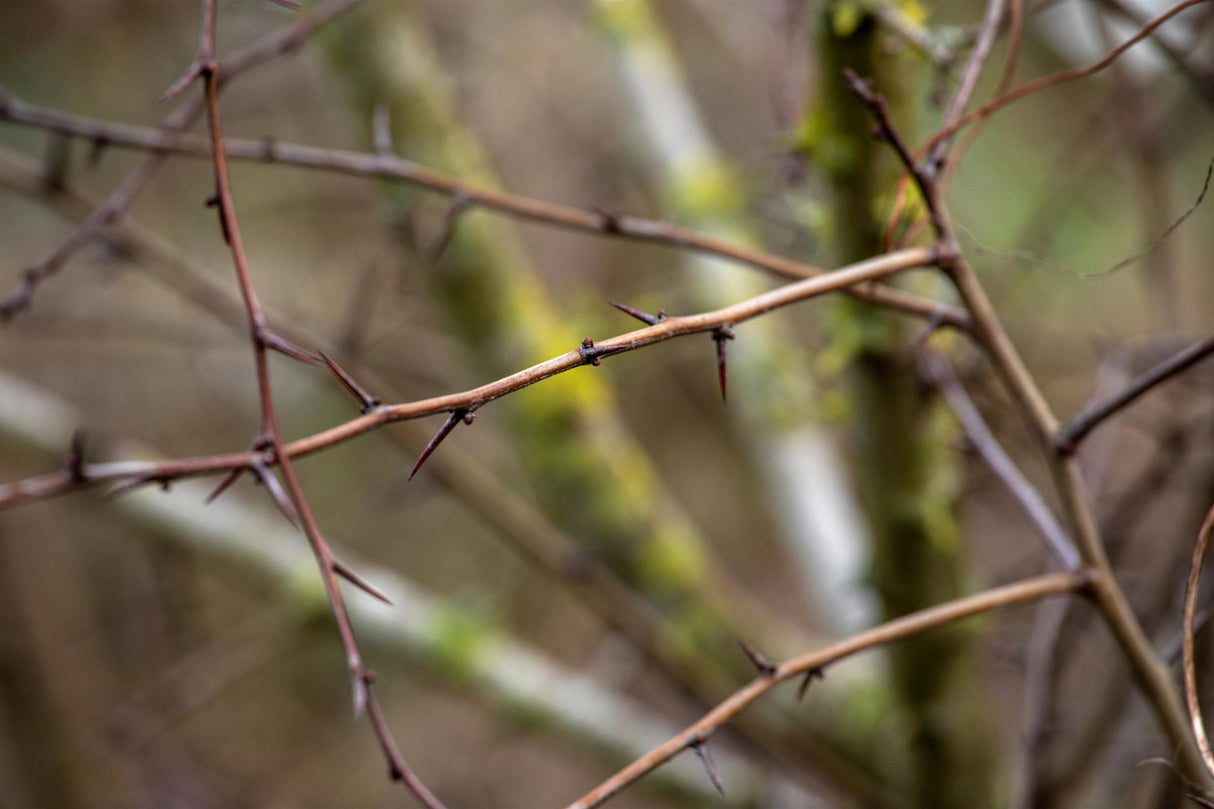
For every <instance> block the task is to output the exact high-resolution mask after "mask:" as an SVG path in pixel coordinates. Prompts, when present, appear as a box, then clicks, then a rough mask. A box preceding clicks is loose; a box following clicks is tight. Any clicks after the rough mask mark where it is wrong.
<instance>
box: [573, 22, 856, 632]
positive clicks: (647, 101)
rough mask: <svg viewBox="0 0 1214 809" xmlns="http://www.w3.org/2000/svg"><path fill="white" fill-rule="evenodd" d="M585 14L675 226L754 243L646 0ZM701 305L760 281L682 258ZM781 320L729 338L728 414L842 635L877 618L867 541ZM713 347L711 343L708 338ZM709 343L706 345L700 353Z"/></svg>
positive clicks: (819, 601) (740, 187)
mask: <svg viewBox="0 0 1214 809" xmlns="http://www.w3.org/2000/svg"><path fill="white" fill-rule="evenodd" d="M592 12H593V13H592V15H591V16H592V19H593V20H594V21H595V23H596V24H597V26H598V28H599V29H600V30H601V31H602V32H603V34H604V38H605V39H606V40H607V42H608V43H609V44H610V47H611V53H612V56H613V57H614V62H615V65H616V68H617V71H618V73H619V75H620V78H621V80H622V84H623V88H624V90H625V98H626V100H627V101H628V104H629V109H628V110H627V112H626V113H625V114H623V115H620V116H619V118H620V120H622V121H625V122H627V123H628V124H629V125H630V126H629V128H630V130H631V131H629V132H628V133H626V134H630V135H634V136H635V137H636V138H637V139H638V140H639V141H640V143H641V145H642V147H643V152H644V154H645V157H646V163H647V169H648V171H649V173H650V174H651V175H652V176H653V177H654V178H655V182H656V184H657V186H658V189H659V191H660V196H661V197H662V198H663V200H664V202H665V208H666V210H667V211H668V212H669V213H670V214H672V215H673V216H674V218H676V219H677V220H678V222H679V223H680V224H682V225H686V226H689V227H693V228H695V229H696V230H698V231H700V232H703V233H708V234H710V235H712V236H715V237H718V238H722V239H725V240H728V241H729V242H730V243H733V244H741V245H746V246H748V247H753V246H756V245H757V244H758V241H759V239H758V236H757V234H756V233H755V228H754V227H753V224H752V223H751V222H749V221H748V218H749V216H748V213H747V202H748V200H747V194H746V191H745V186H746V181H745V179H746V178H744V177H743V176H741V174H740V173H738V172H737V171H735V170H734V168H733V167H732V166H731V165H730V164H729V162H728V161H727V160H726V159H725V158H724V156H723V155H722V154H721V152H720V149H719V148H718V147H717V145H716V143H715V142H714V139H713V137H712V135H711V133H710V132H709V131H708V128H707V127H706V125H705V124H704V122H703V121H702V119H701V116H700V114H699V111H698V110H697V108H696V106H695V102H694V99H693V97H692V94H691V92H690V90H689V88H688V86H687V82H686V79H685V77H684V75H683V73H682V69H681V66H680V65H679V63H678V60H677V57H676V56H675V54H674V50H673V48H672V46H671V44H670V43H669V41H668V38H667V36H666V33H665V31H664V30H663V28H662V25H661V23H660V21H659V20H658V19H657V17H656V16H655V14H654V10H653V9H652V8H651V7H650V5H649V3H648V2H647V0H595V3H594V5H593V6H592ZM682 264H683V266H684V268H685V270H686V272H685V273H684V279H685V285H686V288H687V289H688V290H689V291H690V293H691V295H690V297H691V299H692V301H693V303H694V305H695V306H696V308H698V309H716V308H718V307H721V306H725V305H728V304H729V303H732V302H733V301H736V300H741V299H743V298H748V297H751V296H752V295H755V294H758V293H759V292H761V291H762V290H763V289H764V288H766V287H765V285H764V281H763V279H760V278H758V277H756V276H755V275H753V274H749V273H739V272H737V270H736V269H734V268H732V267H730V266H728V264H726V263H725V262H722V261H720V260H714V259H712V258H708V257H706V256H701V255H687V256H685V257H684V258H683V259H682ZM784 326H785V323H784V321H783V319H782V318H781V317H779V316H777V317H767V318H764V319H763V320H762V321H761V322H755V323H751V324H747V326H746V327H745V328H743V329H739V330H738V332H737V339H736V340H734V341H730V342H728V343H727V350H728V356H729V362H728V369H729V389H730V394H729V405H728V407H729V410H730V413H731V415H733V416H735V417H736V419H737V423H738V425H739V427H740V428H741V431H742V433H743V434H744V436H745V437H746V439H747V443H748V445H749V447H750V449H751V461H752V463H753V464H754V466H755V468H756V469H757V470H758V471H759V473H760V474H761V475H762V477H763V483H764V486H763V489H764V491H765V492H767V493H768V495H769V496H770V498H771V500H772V507H773V508H772V511H773V513H774V514H775V515H776V516H777V517H778V519H779V521H780V525H781V529H782V534H783V538H784V541H785V543H786V545H787V547H788V548H789V550H790V551H791V552H792V555H793V558H794V559H795V560H796V562H797V564H798V572H799V574H800V576H801V580H802V581H803V582H804V583H805V586H806V589H807V590H808V592H809V593H810V594H811V596H812V597H813V599H814V606H815V607H816V609H817V613H818V614H819V615H820V616H821V617H822V618H823V619H824V622H825V625H826V626H827V627H829V629H830V631H832V632H834V633H837V634H839V635H847V634H851V633H852V632H856V631H859V630H860V629H863V628H864V627H867V626H869V625H870V624H871V623H872V621H873V620H874V619H875V617H876V604H875V603H874V600H873V598H872V594H871V591H870V590H869V589H868V588H867V587H866V586H864V584H863V577H864V565H865V559H866V556H867V552H868V540H867V536H866V529H865V526H864V523H863V517H862V516H861V514H860V511H859V508H858V506H857V505H856V503H855V500H854V498H853V496H852V494H851V491H850V489H849V488H848V485H847V483H846V481H845V480H844V477H843V476H842V474H841V470H842V469H843V468H844V464H843V463H842V462H841V461H840V459H839V457H838V454H837V451H836V449H835V447H834V446H833V444H832V442H831V440H830V438H829V436H827V435H826V434H824V432H823V431H822V430H821V429H820V428H819V427H818V425H817V424H816V423H815V414H816V413H818V412H819V411H820V405H819V404H818V402H817V401H816V397H815V391H814V388H813V382H812V378H811V376H810V374H809V373H808V371H809V368H810V367H811V364H812V360H811V358H810V357H808V356H807V355H806V353H805V352H804V351H803V350H802V349H801V348H800V347H799V346H797V345H796V344H795V342H794V341H793V340H792V338H791V335H790V333H789V330H788V329H787V328H785V327H784ZM705 342H706V343H708V342H709V341H707V340H706V341H705ZM709 351H711V347H709V346H706V349H705V353H706V354H707V353H708V352H709Z"/></svg>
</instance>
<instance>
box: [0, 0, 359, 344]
mask: <svg viewBox="0 0 1214 809" xmlns="http://www.w3.org/2000/svg"><path fill="white" fill-rule="evenodd" d="M359 2H362V0H328V2H325V3H321V4H320V5H318V6H317V7H316V8H314V9H313V10H312V11H310V12H308V13H307V14H304V15H302V16H301V17H299V18H298V19H296V20H295V21H294V22H292V23H291V24H289V25H286V26H283V27H281V28H278V29H275V30H274V31H271V32H270V33H268V34H266V35H264V36H262V37H259V38H258V39H256V40H254V41H253V42H251V43H249V44H248V45H246V46H244V47H243V48H240V49H238V50H235V51H232V53H231V54H229V55H228V56H226V57H224V58H223V59H221V60H220V62H219V70H220V72H221V73H222V74H223V77H224V78H221V79H220V86H222V85H223V84H225V83H226V82H227V81H228V80H230V79H232V78H234V77H236V76H238V75H240V74H241V73H244V72H246V71H248V70H250V69H252V68H255V67H258V66H259V65H262V64H264V63H265V62H267V61H269V60H270V59H272V58H274V57H276V56H279V55H281V54H284V53H287V52H289V51H291V50H293V49H295V48H297V47H299V45H300V43H302V42H303V41H304V40H305V39H307V38H308V37H309V36H311V34H312V33H313V32H315V31H316V29H317V28H319V27H320V26H322V25H324V24H325V23H327V22H329V21H330V20H331V19H333V18H334V17H336V16H337V15H338V14H340V13H342V12H343V11H345V10H346V9H348V8H350V7H351V6H353V5H355V4H357V3H359ZM13 104H20V102H18V101H16V99H14V98H13V97H12V96H11V95H9V94H8V93H6V92H5V91H4V90H3V88H0V118H2V117H3V116H4V112H5V111H6V110H7V109H9V107H10V105H13ZM202 108H203V102H202V98H201V97H199V98H195V99H194V100H193V101H191V102H190V103H189V104H187V105H185V106H183V107H180V108H179V109H177V110H176V111H174V112H173V113H172V114H171V115H169V116H168V117H167V118H166V119H165V120H164V123H162V124H161V127H160V129H152V130H148V131H150V132H155V133H157V134H158V136H161V137H173V136H175V135H179V134H181V133H182V132H183V131H184V130H185V129H186V128H187V127H188V126H190V124H192V123H193V122H194V120H195V119H197V118H198V116H199V115H200V114H201V113H202ZM89 139H90V140H92V142H93V143H94V144H101V143H107V144H108V143H109V139H108V138H106V137H105V136H104V135H100V134H99V135H96V136H92V137H90V138H89ZM195 140H196V142H197V143H198V144H199V145H200V147H201V149H202V151H201V152H200V156H205V157H209V156H210V146H209V145H208V144H207V142H206V140H205V139H204V138H195ZM150 151H151V154H149V155H147V156H146V157H145V158H144V159H143V160H142V161H140V163H139V164H138V165H137V166H136V167H135V168H134V169H133V170H132V171H131V172H130V173H129V174H128V175H127V176H126V178H125V179H123V181H122V183H121V184H120V185H119V186H118V188H117V189H115V190H114V192H113V193H112V194H111V195H110V196H109V198H108V199H106V201H105V202H104V203H103V204H102V205H101V207H99V208H97V209H96V210H95V211H93V213H92V214H91V215H90V216H89V217H88V218H87V219H85V220H84V221H83V222H81V223H80V224H79V225H78V226H77V227H76V228H75V229H74V230H73V231H72V233H71V234H70V235H69V236H68V237H67V239H65V240H64V241H63V242H62V243H61V244H60V245H59V247H57V248H56V249H55V251H54V252H53V253H51V255H49V256H48V257H46V258H45V259H43V260H42V261H40V262H39V263H38V264H35V265H34V266H32V267H29V268H27V269H26V270H25V271H24V272H23V273H22V278H21V281H20V283H19V284H18V285H17V287H16V289H14V290H13V291H12V292H11V293H9V294H8V295H7V296H6V297H5V298H3V299H0V323H3V322H4V321H6V320H9V319H11V318H12V317H13V316H14V315H16V314H17V313H18V312H20V311H22V310H23V309H25V308H27V307H28V306H29V305H30V302H31V300H32V299H33V295H34V291H35V290H36V289H37V287H38V286H39V285H40V284H41V283H42V282H43V281H45V280H47V279H48V278H50V277H52V276H53V275H55V274H56V273H58V272H59V271H60V270H61V269H62V268H63V266H64V265H65V264H66V263H67V262H68V261H69V260H70V259H71V258H72V256H74V255H75V254H76V253H77V252H79V251H80V249H81V248H82V247H84V245H86V244H88V242H89V241H90V240H91V239H92V238H93V237H94V236H95V235H96V234H97V232H98V231H100V230H101V229H102V228H103V227H105V226H106V225H109V224H111V223H113V222H115V221H117V220H118V219H120V218H121V217H122V215H123V214H124V213H125V212H126V210H127V209H128V208H129V207H130V206H131V203H132V202H133V201H134V199H135V197H136V196H137V195H138V193H139V191H140V190H142V188H143V186H144V185H145V184H146V183H147V181H148V180H150V179H151V178H152V176H153V175H154V174H155V173H156V170H157V169H158V168H160V164H161V162H162V161H163V160H164V158H165V155H166V153H167V151H166V150H164V149H159V148H152V149H151V150H150Z"/></svg>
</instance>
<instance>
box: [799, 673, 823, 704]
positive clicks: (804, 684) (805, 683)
mask: <svg viewBox="0 0 1214 809" xmlns="http://www.w3.org/2000/svg"><path fill="white" fill-rule="evenodd" d="M825 677H826V675H825V674H823V673H822V669H820V668H818V669H810V670H809V671H807V672H805V676H804V677H802V678H801V684H800V685H799V686H797V702H800V701H801V700H803V699H805V692H806V691H808V690H809V684H810V683H812V682H813V681H814V680H822V679H825Z"/></svg>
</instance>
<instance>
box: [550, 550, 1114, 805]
mask: <svg viewBox="0 0 1214 809" xmlns="http://www.w3.org/2000/svg"><path fill="white" fill-rule="evenodd" d="M1090 582H1091V577H1090V575H1089V573H1088V572H1087V571H1082V570H1081V571H1076V572H1071V573H1053V574H1049V575H1045V576H1037V577H1035V578H1031V579H1025V580H1023V581H1020V582H1016V583H1015V584H1008V585H1004V586H1002V587H994V588H991V589H989V590H985V591H983V592H981V593H977V594H975V595H972V596H966V597H965V598H959V599H957V600H955V601H949V602H947V603H944V604H937V605H935V606H933V607H928V608H927V609H923V610H919V611H918V612H913V613H911V614H910V615H905V616H903V617H901V618H895V619H894V620H892V621H887V622H886V623H883V624H881V625H879V626H876V627H874V628H872V629H869V630H867V631H865V632H860V633H858V634H856V635H852V636H851V637H849V638H846V639H844V640H841V641H839V642H838V643H834V644H832V645H830V646H827V647H825V648H823V649H819V650H818V651H815V652H810V653H808V654H804V655H801V656H799V657H795V658H793V659H791V660H787V661H785V662H784V663H781V664H779V665H777V666H775V667H774V669H772V670H770V671H769V672H761V673H760V675H759V676H758V677H756V678H755V679H754V680H751V681H750V683H748V684H747V685H745V686H743V687H742V688H741V689H739V690H737V691H735V692H734V693H733V694H731V695H730V696H729V697H727V698H726V699H724V700H722V701H721V702H720V703H719V704H718V705H717V706H716V707H715V708H713V709H712V710H711V711H709V712H708V713H707V714H705V715H704V716H703V717H701V718H700V719H699V720H698V721H696V722H695V723H693V724H691V725H689V726H688V727H686V728H684V729H683V730H682V731H680V732H679V733H678V734H677V735H675V736H673V737H672V738H670V739H668V740H667V741H665V742H663V743H662V744H661V745H659V746H657V747H655V748H654V749H653V750H651V751H649V752H648V753H646V754H645V755H644V756H641V757H640V758H638V759H636V760H635V761H633V762H632V763H631V764H629V765H628V766H627V767H625V768H624V769H622V770H620V771H619V772H617V773H616V774H615V775H613V776H611V777H610V778H608V779H607V780H606V781H604V782H603V783H601V784H599V785H598V786H597V787H595V788H594V789H592V790H591V791H590V792H588V793H586V794H585V795H583V796H582V797H581V798H579V799H578V800H576V801H574V802H573V803H571V804H569V806H568V807H567V809H592V807H595V806H599V805H601V804H603V803H604V802H606V801H607V800H608V799H610V798H611V797H613V796H614V795H616V794H618V793H619V792H620V791H622V790H623V789H624V788H626V787H627V786H629V785H630V784H632V783H633V782H635V781H636V780H637V779H639V778H640V777H641V776H643V775H645V774H647V773H649V772H651V771H653V770H654V769H656V768H657V767H659V766H661V765H662V764H664V763H666V762H667V761H669V760H670V759H671V758H673V757H674V756H675V755H677V754H678V753H680V752H681V751H683V750H686V749H687V748H689V747H690V748H694V747H695V745H696V744H697V743H702V740H703V739H705V738H707V737H708V736H709V735H711V734H712V733H713V731H715V730H716V729H717V728H719V727H721V726H722V725H724V724H725V723H726V722H728V721H730V720H731V719H733V718H734V717H735V716H737V715H738V714H739V713H741V712H742V711H743V710H744V709H746V708H747V707H748V706H750V705H751V704H752V703H754V702H755V701H756V700H758V699H759V697H761V696H763V695H764V694H766V693H767V692H768V691H770V690H771V689H772V688H774V687H775V686H777V685H779V684H780V683H782V682H785V681H786V680H791V679H795V678H797V677H800V676H802V675H806V674H812V673H813V672H817V671H821V670H822V669H823V668H825V667H826V666H828V665H830V664H832V663H836V662H838V661H839V660H842V659H844V658H847V657H850V656H852V655H854V654H856V653H858V652H862V651H864V650H866V649H871V648H873V647H875V646H883V645H885V644H887V643H891V642H893V641H895V640H899V639H901V638H905V637H909V636H910V635H915V634H918V633H920V632H923V631H926V630H928V629H932V628H935V627H938V626H943V625H945V624H948V623H952V622H953V621H959V620H961V619H962V618H968V617H970V616H973V615H978V614H980V613H983V612H989V611H991V610H995V609H1000V608H1002V607H1008V606H1012V605H1014V604H1022V603H1025V602H1028V601H1035V600H1037V599H1040V598H1045V597H1047V596H1052V595H1061V594H1064V593H1075V592H1079V591H1082V590H1084V589H1085V588H1086V587H1087V586H1088V585H1089V584H1090Z"/></svg>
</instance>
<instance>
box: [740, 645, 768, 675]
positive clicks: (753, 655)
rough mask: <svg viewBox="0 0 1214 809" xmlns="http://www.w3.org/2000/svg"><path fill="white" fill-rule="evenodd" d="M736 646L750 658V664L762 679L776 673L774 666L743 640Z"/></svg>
mask: <svg viewBox="0 0 1214 809" xmlns="http://www.w3.org/2000/svg"><path fill="white" fill-rule="evenodd" d="M738 645H739V646H741V647H742V653H743V654H745V655H746V656H747V657H748V658H750V662H751V663H753V664H754V667H755V668H756V669H758V670H759V673H760V674H762V675H763V676H764V677H770V676H772V675H773V674H775V673H776V665H775V664H774V663H772V662H771V661H770V660H768V659H767V658H766V657H764V656H763V655H761V654H760V653H759V652H758V651H757V650H756V649H755V648H754V647H753V646H751V645H750V644H749V643H747V642H746V641H744V640H741V639H739V640H738Z"/></svg>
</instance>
